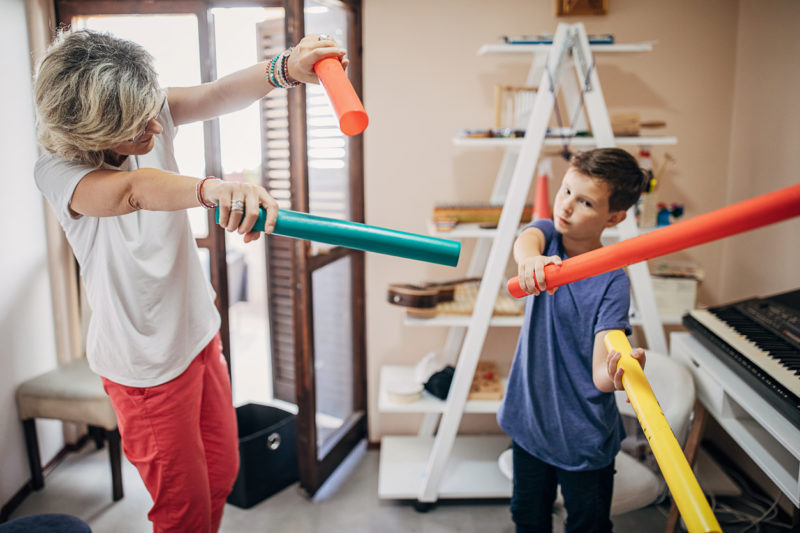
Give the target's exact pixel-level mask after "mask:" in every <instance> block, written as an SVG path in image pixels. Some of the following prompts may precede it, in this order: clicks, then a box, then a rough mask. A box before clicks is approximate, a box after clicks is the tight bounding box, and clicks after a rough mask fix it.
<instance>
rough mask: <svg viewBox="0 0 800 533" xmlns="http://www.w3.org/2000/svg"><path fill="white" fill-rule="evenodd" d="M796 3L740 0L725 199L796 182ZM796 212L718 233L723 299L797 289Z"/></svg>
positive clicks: (799, 12) (799, 39)
mask: <svg viewBox="0 0 800 533" xmlns="http://www.w3.org/2000/svg"><path fill="white" fill-rule="evenodd" d="M798 28H800V3H799V2H788V1H785V0H771V1H769V2H758V3H757V2H741V4H740V12H739V30H738V38H737V41H736V42H737V46H736V81H735V83H734V88H735V90H734V101H733V113H732V114H733V127H732V134H731V149H730V173H729V174H728V183H727V188H726V193H727V194H726V196H727V198H726V199H727V203H734V202H741V201H742V200H746V199H747V198H752V197H754V196H757V195H759V194H766V193H768V192H771V191H774V190H778V189H780V188H783V187H789V186H790V185H795V184H797V183H800V172H798V169H797V142H798V139H800V102H798V99H797V98H798V90H799V89H800V62H798V60H797V58H798V57H800V32H798ZM798 235H800V218H795V219H794V220H790V221H786V222H781V223H780V224H776V225H773V226H768V227H765V228H762V229H758V230H755V231H753V232H750V233H745V234H742V235H737V236H735V237H731V238H730V239H726V240H725V242H724V245H723V249H722V250H723V256H722V265H723V270H722V295H723V299H724V301H734V300H739V299H743V298H751V297H753V296H768V295H771V294H775V293H779V292H785V291H788V290H793V289H797V288H800V239H798Z"/></svg>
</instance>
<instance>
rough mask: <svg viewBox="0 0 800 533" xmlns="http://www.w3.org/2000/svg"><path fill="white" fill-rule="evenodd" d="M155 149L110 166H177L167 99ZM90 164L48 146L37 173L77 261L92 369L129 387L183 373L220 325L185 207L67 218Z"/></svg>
mask: <svg viewBox="0 0 800 533" xmlns="http://www.w3.org/2000/svg"><path fill="white" fill-rule="evenodd" d="M158 121H159V122H160V123H161V125H162V126H163V128H164V130H163V131H162V133H161V134H160V135H156V136H155V144H154V147H153V149H152V150H151V151H150V152H149V153H147V154H146V155H142V156H128V157H127V159H126V160H125V161H124V162H123V164H122V166H121V167H112V166H109V165H104V166H103V168H105V169H111V170H134V169H137V168H145V167H149V168H160V169H164V170H168V171H172V172H176V173H177V172H178V165H177V163H176V162H175V154H174V151H173V139H174V138H175V134H176V132H177V128H176V127H175V124H174V122H173V120H172V115H171V113H170V110H169V107H168V106H166V105H165V106H164V109H163V110H162V112H161V115H160V116H159V118H158ZM92 170H94V169H93V168H91V167H89V166H87V165H84V164H81V163H75V162H70V161H66V160H64V159H63V158H61V157H59V156H56V155H52V154H46V155H44V156H42V157H41V158H39V160H38V161H37V162H36V167H35V169H34V176H35V178H36V184H37V186H38V187H39V190H41V191H42V193H43V194H44V196H45V197H46V198H47V200H48V201H49V202H50V205H52V206H53V209H54V210H55V212H56V215H57V217H58V220H59V222H60V223H61V226H62V227H63V228H64V231H65V232H66V235H67V240H68V241H69V243H70V244H71V245H72V249H73V251H74V252H75V256H76V257H77V259H78V263H79V264H80V267H81V268H80V271H81V276H82V278H83V282H84V285H85V286H86V290H87V296H88V300H89V305H90V306H91V309H92V318H91V321H90V323H89V332H88V338H87V346H86V356H87V359H88V360H89V366H90V367H91V368H92V370H93V371H95V372H96V373H97V374H99V375H101V376H103V377H105V378H108V379H110V380H111V381H115V382H117V383H121V384H123V385H127V386H130V387H151V386H155V385H159V384H161V383H165V382H167V381H169V380H171V379H173V378H175V377H177V376H179V375H180V374H181V373H182V372H183V371H184V370H185V369H186V368H187V367H188V366H189V364H190V363H191V362H192V360H193V359H194V357H195V356H196V355H197V354H198V353H200V351H201V350H202V349H203V348H204V347H205V346H206V345H207V344H208V343H209V342H210V341H211V339H212V338H213V337H214V335H216V333H217V331H219V327H220V317H219V313H218V312H217V309H216V307H215V306H214V297H215V294H214V290H213V289H212V287H211V283H210V281H209V280H208V278H207V276H206V275H205V273H204V271H203V268H202V266H201V264H200V259H199V257H198V254H197V245H196V244H195V240H194V237H193V236H192V231H191V228H190V226H189V219H188V216H187V213H186V211H185V210H184V211H173V212H165V211H144V210H141V211H136V212H133V213H129V214H127V215H121V216H114V217H100V218H96V217H89V216H81V215H78V216H73V215H72V214H71V213H70V210H69V203H70V201H71V200H72V194H73V193H74V191H75V187H76V186H77V185H78V182H79V181H80V180H81V179H82V178H83V177H84V176H85V175H86V174H88V173H89V172H91V171H92Z"/></svg>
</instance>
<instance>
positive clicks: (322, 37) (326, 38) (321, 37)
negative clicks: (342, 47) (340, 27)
mask: <svg viewBox="0 0 800 533" xmlns="http://www.w3.org/2000/svg"><path fill="white" fill-rule="evenodd" d="M317 40H318V41H330V40H333V37H331V36H330V35H328V34H327V33H320V34H319V39H317Z"/></svg>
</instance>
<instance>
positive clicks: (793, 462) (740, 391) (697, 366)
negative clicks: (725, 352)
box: [670, 332, 800, 520]
mask: <svg viewBox="0 0 800 533" xmlns="http://www.w3.org/2000/svg"><path fill="white" fill-rule="evenodd" d="M670 341H671V342H670V346H671V349H670V354H671V355H672V357H674V358H675V359H676V360H678V361H679V362H681V363H683V364H685V365H686V366H687V368H689V370H690V372H691V373H692V375H693V377H694V380H695V386H696V390H697V398H698V400H699V401H700V403H701V404H702V406H703V407H704V408H705V410H706V411H708V414H710V415H711V416H712V417H714V419H715V420H716V421H717V422H718V423H719V425H720V426H721V427H722V429H724V430H725V431H726V432H727V433H728V434H729V435H730V436H731V438H732V439H733V440H734V441H735V442H736V443H737V444H738V445H739V446H740V447H741V448H742V450H743V451H744V452H745V453H746V454H747V455H748V456H749V457H750V459H752V460H753V462H754V463H755V464H756V465H757V466H758V467H759V468H760V469H761V470H762V471H763V472H764V474H766V476H767V477H768V478H769V479H770V480H771V481H772V482H773V483H774V484H775V486H776V487H777V488H778V489H779V490H780V491H781V492H782V493H783V494H784V495H785V496H786V497H787V498H788V499H789V501H790V502H791V503H792V504H793V505H794V507H795V513H794V514H795V520H797V516H798V507H800V429H798V428H797V427H796V426H794V425H793V424H792V423H791V422H790V421H789V420H788V419H787V418H786V417H785V416H783V415H782V414H781V413H779V412H778V411H777V410H776V409H775V408H774V407H773V406H771V405H770V404H769V403H768V402H767V401H766V400H765V399H764V398H763V397H762V396H760V395H759V394H757V393H756V392H754V391H753V389H752V388H751V387H750V386H749V385H748V384H747V383H746V382H745V381H743V380H742V379H741V378H740V377H739V376H738V375H737V374H736V373H734V372H733V371H732V370H731V369H730V368H728V366H727V365H726V364H725V363H723V362H722V361H720V360H719V358H718V357H717V356H716V355H715V354H713V353H712V352H710V351H709V350H708V349H706V347H705V346H703V345H702V344H701V343H700V342H699V341H698V340H697V339H695V338H694V337H692V335H691V334H689V333H686V332H674V333H672V334H671V336H670ZM700 429H702V428H700ZM692 431H694V429H693V430H692ZM701 436H702V435H698V436H697V437H695V438H697V439H698V440H699V439H700V437H701ZM690 439H691V434H690ZM687 446H688V443H687ZM690 462H691V461H690Z"/></svg>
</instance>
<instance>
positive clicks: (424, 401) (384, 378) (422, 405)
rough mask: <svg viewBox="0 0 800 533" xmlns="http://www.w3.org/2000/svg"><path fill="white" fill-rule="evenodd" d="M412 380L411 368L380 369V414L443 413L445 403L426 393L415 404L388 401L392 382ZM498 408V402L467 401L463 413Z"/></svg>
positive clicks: (505, 380) (390, 367)
mask: <svg viewBox="0 0 800 533" xmlns="http://www.w3.org/2000/svg"><path fill="white" fill-rule="evenodd" d="M413 380H414V367H413V366H405V365H403V366H400V365H397V366H393V365H384V366H382V367H381V377H380V387H379V389H378V410H379V411H380V412H382V413H443V412H444V408H445V401H444V400H440V399H439V398H437V397H436V396H434V395H432V394H430V393H429V392H428V391H423V392H422V398H420V399H419V400H417V401H415V402H409V403H400V402H393V401H392V400H391V399H389V394H388V392H387V391H388V390H389V387H390V386H391V384H392V383H393V382H401V383H408V382H413ZM507 383H508V379H507V378H503V390H505V389H506V384H507ZM499 408H500V400H497V401H487V400H480V401H477V400H467V403H466V407H465V408H464V412H465V413H488V414H492V413H496V412H497V409H499Z"/></svg>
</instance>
